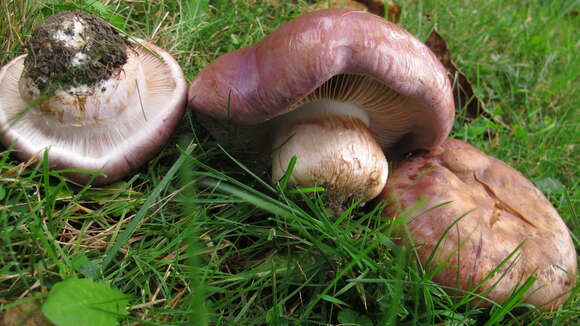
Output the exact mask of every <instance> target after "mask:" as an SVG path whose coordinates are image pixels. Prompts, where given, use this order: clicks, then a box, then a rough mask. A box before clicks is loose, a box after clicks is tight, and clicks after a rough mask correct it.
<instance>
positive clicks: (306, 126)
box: [188, 9, 454, 201]
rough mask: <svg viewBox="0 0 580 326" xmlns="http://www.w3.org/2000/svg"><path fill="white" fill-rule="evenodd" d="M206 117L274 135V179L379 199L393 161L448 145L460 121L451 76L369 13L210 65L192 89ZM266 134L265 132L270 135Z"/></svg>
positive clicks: (296, 28) (277, 37)
mask: <svg viewBox="0 0 580 326" xmlns="http://www.w3.org/2000/svg"><path fill="white" fill-rule="evenodd" d="M188 97H189V104H190V106H191V107H192V108H193V109H195V110H197V111H198V112H201V113H203V114H206V115H209V116H212V117H214V118H217V119H221V120H227V121H231V122H233V123H235V124H239V125H245V126H253V127H251V128H252V129H254V130H262V131H264V130H266V131H268V132H269V136H267V137H262V139H260V140H261V141H263V140H264V139H265V140H266V141H267V142H268V146H269V147H270V148H269V151H270V154H271V159H272V179H273V181H274V182H277V181H278V180H280V178H281V177H282V176H283V175H284V174H285V173H286V168H287V166H288V164H289V162H290V160H291V158H292V157H293V156H296V157H297V163H296V166H295V167H294V170H293V175H292V177H291V178H290V180H289V181H290V184H292V185H295V186H298V187H310V186H324V187H325V188H326V189H329V190H331V192H332V193H334V194H335V195H336V196H337V197H338V198H349V197H355V198H360V199H362V200H365V201H366V200H370V199H372V198H374V197H376V196H377V195H378V194H379V193H380V191H381V190H382V189H383V188H384V185H385V182H386V179H387V173H388V168H387V160H386V158H385V155H384V154H383V150H384V151H385V153H386V154H387V157H389V158H390V159H396V158H398V157H401V156H402V155H403V154H405V153H407V152H410V151H413V150H417V149H430V148H433V147H435V146H437V145H439V144H440V143H441V142H442V141H443V140H444V139H445V138H446V137H447V135H448V133H449V130H450V128H451V125H452V121H453V117H454V107H453V98H452V93H451V88H450V84H449V81H448V79H447V76H446V72H445V69H444V68H443V67H442V65H441V64H440V63H439V61H437V59H436V58H435V56H434V55H433V54H432V53H431V51H430V50H429V49H428V48H427V47H426V46H425V45H424V44H423V43H421V42H420V41H419V40H418V39H417V38H415V37H414V36H413V35H411V34H410V33H408V32H407V31H405V30H403V29H401V28H400V27H398V26H396V25H394V24H392V23H390V22H388V21H386V20H384V19H382V18H380V17H378V16H375V15H372V14H369V13H365V12H361V11H353V10H348V9H328V10H321V11H317V12H313V13H309V14H306V15H303V16H301V17H299V18H297V19H295V20H293V21H290V22H288V23H286V24H284V25H283V26H282V27H280V28H279V29H278V30H276V31H275V32H273V33H272V34H270V35H269V36H267V37H266V38H265V39H264V40H262V41H261V42H259V43H256V44H254V45H253V46H250V47H248V48H245V49H241V50H237V51H234V52H232V53H229V54H226V55H224V56H222V57H220V58H218V59H217V60H215V61H213V62H212V63H210V64H209V65H207V66H206V67H205V68H204V69H203V70H202V71H201V72H200V73H199V74H198V76H197V78H196V79H195V80H194V81H193V82H192V85H191V87H190V89H189V95H188ZM262 135H263V134H262Z"/></svg>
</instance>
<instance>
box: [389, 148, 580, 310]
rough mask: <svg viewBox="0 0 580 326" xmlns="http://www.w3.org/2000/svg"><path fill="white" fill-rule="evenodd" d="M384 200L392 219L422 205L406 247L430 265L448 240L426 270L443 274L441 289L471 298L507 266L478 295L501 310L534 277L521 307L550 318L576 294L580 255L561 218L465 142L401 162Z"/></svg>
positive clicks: (519, 178) (520, 180) (518, 178)
mask: <svg viewBox="0 0 580 326" xmlns="http://www.w3.org/2000/svg"><path fill="white" fill-rule="evenodd" d="M381 198H383V199H392V200H393V201H394V202H393V203H392V204H391V205H389V206H388V207H387V208H386V209H385V211H384V216H385V217H389V218H391V217H400V216H402V215H404V214H406V213H405V212H406V211H407V210H410V209H411V208H412V207H414V206H415V205H416V204H417V202H418V201H419V200H420V199H423V200H425V205H423V206H422V208H421V209H419V210H417V211H414V212H413V213H412V215H411V216H410V217H409V220H408V221H407V222H408V230H409V234H410V237H411V239H407V240H410V241H412V243H414V244H415V245H416V246H417V252H418V254H419V257H420V259H421V262H422V263H423V264H426V262H427V260H428V257H429V256H430V255H431V253H432V252H433V250H434V249H435V248H436V245H437V242H438V241H439V240H440V239H443V240H442V241H441V243H440V246H439V248H438V249H437V251H436V254H435V255H434V257H435V258H434V264H433V265H432V266H430V267H429V268H430V269H432V268H441V270H440V271H439V272H438V273H437V274H436V276H435V278H434V280H435V281H436V282H439V283H441V284H443V285H446V286H450V287H453V288H459V289H463V290H471V289H473V288H474V286H476V285H477V284H478V283H479V282H481V281H482V280H483V279H484V278H485V277H486V276H487V275H488V274H489V273H491V272H492V271H493V270H494V269H495V268H496V267H498V266H499V265H500V264H501V263H502V262H503V261H504V260H506V259H507V260H506V263H505V264H504V265H503V266H502V267H500V268H499V270H498V271H497V272H496V273H495V274H494V275H493V276H492V277H491V278H490V279H489V280H487V281H485V282H484V284H483V286H482V287H481V288H480V289H479V290H478V291H477V293H480V294H482V295H484V296H485V297H487V298H489V299H491V300H494V301H496V302H502V301H504V300H506V299H508V298H509V296H510V295H511V293H512V291H513V288H514V287H515V286H516V285H518V284H520V285H521V284H522V283H523V282H525V281H526V280H527V279H528V278H529V277H530V276H534V277H536V278H537V280H536V281H535V283H534V284H533V286H532V287H531V289H530V290H529V291H528V292H527V293H526V295H525V296H524V299H523V301H524V302H526V303H530V304H533V305H535V306H538V307H540V309H542V310H553V309H555V308H556V307H557V306H559V305H561V304H562V303H564V302H565V301H566V299H567V298H568V296H569V295H570V291H571V289H573V288H574V284H575V282H576V251H575V249H574V244H573V243H572V240H571V237H570V235H569V231H568V228H567V227H566V225H565V224H564V222H563V221H562V219H561V218H560V216H559V215H558V212H557V211H556V210H555V209H554V207H553V206H552V205H551V204H550V202H549V201H548V200H547V199H546V198H545V197H544V195H543V194H542V193H541V192H540V191H539V190H538V189H537V188H536V187H535V186H534V185H533V184H532V183H531V182H530V181H528V180H527V179H526V178H525V177H524V176H523V175H522V174H521V173H519V172H518V171H516V170H514V169H513V168H511V167H510V166H508V165H507V164H505V163H503V162H502V161H500V160H497V159H495V158H492V157H490V156H487V155H485V154H484V153H482V152H481V151H479V150H477V149H476V148H474V147H473V146H471V145H469V144H467V143H465V142H463V141H459V140H454V139H448V140H446V141H445V143H443V145H442V146H441V147H440V148H439V149H437V150H436V151H434V152H432V153H428V154H424V155H420V156H415V157H412V158H409V159H407V160H405V161H402V162H401V163H400V164H399V165H398V166H397V168H396V169H395V170H394V171H393V173H392V174H391V176H390V179H389V182H388V184H387V187H386V188H385V191H384V192H383V194H382V195H381ZM444 203H448V204H445V205H443V206H440V207H437V208H434V209H431V210H429V209H430V208H432V207H435V206H437V205H441V204H444ZM460 218H461V219H460ZM458 219H459V221H458V222H457V224H455V225H453V226H452V227H451V228H450V229H449V232H448V233H447V234H446V235H445V231H446V229H448V228H449V227H450V226H451V225H452V224H453V223H454V222H456V221H457V220H458ZM520 245H521V248H519V250H518V246H520ZM514 252H515V253H514ZM512 253H514V255H513V256H512V257H511V258H510V259H508V257H509V256H510V255H511V254H512ZM496 283H497V284H496Z"/></svg>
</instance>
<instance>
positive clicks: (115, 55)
mask: <svg viewBox="0 0 580 326" xmlns="http://www.w3.org/2000/svg"><path fill="white" fill-rule="evenodd" d="M26 50H27V54H25V55H21V56H19V57H17V58H15V59H13V60H12V61H10V62H9V63H8V64H6V65H5V66H4V67H2V69H1V70H0V86H1V87H0V136H1V138H2V142H3V143H4V144H5V145H6V146H11V145H12V146H13V148H14V150H15V153H16V154H17V155H18V156H19V157H20V158H22V159H24V160H27V159H29V158H30V157H31V156H33V155H37V154H38V153H40V152H42V151H43V150H45V149H47V150H48V160H49V163H50V165H51V166H52V167H54V168H57V169H76V170H100V171H101V172H102V173H103V174H104V175H105V176H101V175H99V176H97V177H96V178H95V180H94V183H95V184H104V183H110V182H113V181H116V180H118V179H119V178H121V177H123V176H124V175H125V174H126V173H128V172H129V171H132V170H134V169H136V168H137V167H138V166H140V165H141V164H143V163H144V162H146V161H147V160H148V159H149V158H151V157H152V156H153V155H154V154H155V153H156V152H157V151H158V150H159V149H160V147H161V146H162V145H163V144H164V143H165V142H166V140H167V139H168V137H169V135H170V134H171V132H172V130H173V129H174V127H175V126H176V124H177V122H178V121H179V119H180V118H181V116H182V115H183V112H184V107H185V99H186V92H187V88H186V82H185V79H184V76H183V73H182V71H181V69H180V68H179V66H178V64H177V62H176V61H175V60H174V59H173V58H172V57H171V55H169V54H168V53H167V52H166V51H164V50H162V49H160V48H158V47H156V46H155V45H153V44H151V43H149V42H146V41H138V42H132V41H127V40H126V39H125V38H124V37H122V36H121V35H119V34H118V33H117V32H116V31H115V30H114V29H113V28H112V27H111V26H110V25H109V24H107V23H106V22H104V21H103V20H101V19H99V18H97V17H95V16H92V15H89V14H87V13H83V12H80V11H74V12H62V13H59V14H56V15H54V16H51V17H49V18H48V19H47V20H46V21H45V22H44V23H43V24H41V25H40V26H38V27H37V28H36V29H35V30H34V32H33V33H32V36H31V39H30V41H29V42H28V44H27V45H26ZM67 175H68V176H69V177H70V178H71V179H73V180H75V181H77V182H81V183H85V182H87V181H88V180H90V177H91V174H89V173H85V172H71V173H68V174H67Z"/></svg>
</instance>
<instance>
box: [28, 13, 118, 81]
mask: <svg viewBox="0 0 580 326" xmlns="http://www.w3.org/2000/svg"><path fill="white" fill-rule="evenodd" d="M128 46H129V42H128V41H127V39H126V38H124V37H123V36H121V35H120V34H119V33H118V32H117V31H116V30H115V29H113V27H111V26H110V25H109V24H108V23H107V22H105V21H104V20H102V19H100V18H98V17H96V16H93V15H90V14H87V13H84V12H82V11H65V12H61V13H58V14H56V15H53V16H50V17H49V18H48V19H47V20H46V21H45V22H44V23H43V24H41V25H40V26H38V27H37V28H36V29H35V30H34V31H33V32H32V35H31V38H30V40H29V42H28V44H27V45H26V46H25V48H26V51H27V53H28V56H27V57H26V60H25V61H24V66H25V69H24V76H25V77H26V78H29V79H31V81H32V83H33V85H34V86H36V88H38V90H39V91H40V92H47V91H54V90H56V89H59V88H60V89H65V90H66V89H70V88H72V87H76V86H80V85H87V86H92V85H94V84H96V83H98V82H99V81H101V80H107V79H109V78H110V77H111V76H112V75H113V74H114V73H115V72H118V71H119V70H120V69H119V68H120V67H122V66H123V65H124V64H125V63H126V62H127V53H126V50H127V47H128Z"/></svg>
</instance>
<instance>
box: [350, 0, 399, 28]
mask: <svg viewBox="0 0 580 326" xmlns="http://www.w3.org/2000/svg"><path fill="white" fill-rule="evenodd" d="M356 1H357V2H360V3H362V4H364V5H365V6H366V7H367V8H368V11H369V12H371V13H373V14H375V15H378V16H381V17H383V16H384V14H385V3H386V4H387V19H388V20H389V21H391V22H393V23H395V24H396V23H398V22H399V18H400V17H401V6H399V5H397V4H395V3H393V2H392V1H384V0H356Z"/></svg>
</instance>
